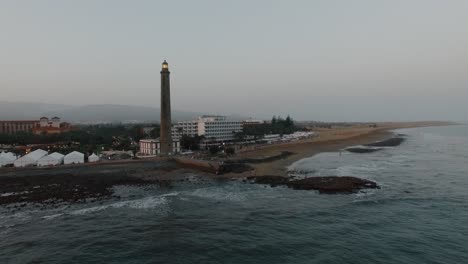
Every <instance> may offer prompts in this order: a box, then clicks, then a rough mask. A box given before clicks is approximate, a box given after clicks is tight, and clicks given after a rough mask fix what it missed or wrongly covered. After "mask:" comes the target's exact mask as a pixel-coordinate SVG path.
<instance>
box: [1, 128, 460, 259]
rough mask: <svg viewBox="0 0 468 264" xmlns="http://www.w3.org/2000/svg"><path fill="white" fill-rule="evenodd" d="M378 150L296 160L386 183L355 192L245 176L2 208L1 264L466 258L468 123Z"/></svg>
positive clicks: (411, 132) (426, 131)
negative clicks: (91, 200) (58, 204)
mask: <svg viewBox="0 0 468 264" xmlns="http://www.w3.org/2000/svg"><path fill="white" fill-rule="evenodd" d="M398 133H404V134H407V135H408V136H407V138H408V140H407V141H406V142H405V143H403V144H402V145H401V146H399V147H395V148H387V149H385V150H383V151H381V152H375V153H371V154H351V153H343V155H341V156H340V155H339V153H322V154H319V155H317V156H314V157H312V158H308V159H304V160H301V161H298V162H296V163H295V164H293V166H292V167H294V168H296V169H298V170H299V169H300V170H308V171H312V173H311V175H352V176H358V177H363V178H368V179H372V180H375V181H377V182H378V183H379V184H380V185H381V186H382V189H380V190H371V191H366V192H361V193H357V194H351V195H320V194H318V193H316V192H313V191H295V190H291V189H287V188H280V187H278V188H271V187H269V186H262V185H253V184H246V183H242V182H240V181H231V182H209V181H199V182H195V183H194V184H188V183H177V184H175V185H174V186H173V187H172V188H170V189H160V188H159V187H141V188H140V187H117V188H116V192H117V194H119V195H120V196H122V199H120V200H117V199H113V200H108V201H105V202H103V203H102V204H85V205H71V206H68V207H64V208H59V209H46V210H39V209H35V208H33V207H27V208H24V209H22V210H21V211H20V212H16V213H11V212H8V211H6V210H5V209H0V210H1V211H0V237H1V238H2V239H0V252H1V255H0V262H1V263H28V262H32V261H36V262H44V263H103V262H108V263H110V262H111V263H369V264H370V263H444V264H447V263H454V264H455V263H464V262H465V260H466V259H467V258H468V251H467V250H466V248H467V245H468V225H467V219H468V210H467V209H468V193H467V192H466V190H467V189H468V165H467V164H466V161H467V159H468V154H467V153H468V126H451V127H434V128H418V129H405V130H399V131H398Z"/></svg>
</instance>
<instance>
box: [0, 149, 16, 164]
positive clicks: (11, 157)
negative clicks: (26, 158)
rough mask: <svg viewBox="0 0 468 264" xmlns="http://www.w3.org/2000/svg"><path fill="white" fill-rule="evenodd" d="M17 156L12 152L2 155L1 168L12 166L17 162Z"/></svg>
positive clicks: (0, 159) (0, 156)
mask: <svg viewBox="0 0 468 264" xmlns="http://www.w3.org/2000/svg"><path fill="white" fill-rule="evenodd" d="M15 160H16V155H15V154H13V153H11V152H2V153H0V167H3V166H7V165H11V164H13V163H14V162H15Z"/></svg>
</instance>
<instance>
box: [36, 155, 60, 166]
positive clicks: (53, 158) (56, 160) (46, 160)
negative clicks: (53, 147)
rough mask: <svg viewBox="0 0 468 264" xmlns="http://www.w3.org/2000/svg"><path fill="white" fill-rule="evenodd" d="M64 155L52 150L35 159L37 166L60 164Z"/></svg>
mask: <svg viewBox="0 0 468 264" xmlns="http://www.w3.org/2000/svg"><path fill="white" fill-rule="evenodd" d="M64 157H65V156H64V155H62V154H60V153H58V152H54V153H52V154H50V155H47V156H44V157H42V158H40V159H39V160H38V161H37V166H57V165H60V164H62V162H63V158H64Z"/></svg>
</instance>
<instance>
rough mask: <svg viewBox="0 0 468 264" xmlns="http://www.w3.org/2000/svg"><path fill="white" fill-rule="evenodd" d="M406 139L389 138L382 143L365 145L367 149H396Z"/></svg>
mask: <svg viewBox="0 0 468 264" xmlns="http://www.w3.org/2000/svg"><path fill="white" fill-rule="evenodd" d="M405 140H406V139H405V138H403V137H395V138H389V139H386V140H383V141H379V142H375V143H370V144H366V145H365V146H367V147H396V146H399V145H401V143H403V141H405Z"/></svg>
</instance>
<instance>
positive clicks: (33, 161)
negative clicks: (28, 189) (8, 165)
mask: <svg viewBox="0 0 468 264" xmlns="http://www.w3.org/2000/svg"><path fill="white" fill-rule="evenodd" d="M46 155H47V151H45V150H42V149H37V150H35V151H33V152H31V153H29V154H26V155H24V156H23V157H21V158H19V159H17V160H15V162H14V165H15V167H29V166H36V165H37V161H38V160H39V159H41V158H42V157H44V156H46Z"/></svg>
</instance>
